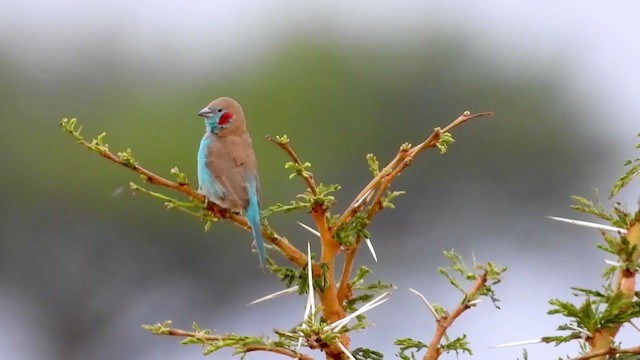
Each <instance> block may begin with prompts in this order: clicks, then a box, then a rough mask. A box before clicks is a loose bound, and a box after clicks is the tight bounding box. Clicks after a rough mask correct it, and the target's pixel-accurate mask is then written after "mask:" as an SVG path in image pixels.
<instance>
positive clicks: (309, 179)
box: [267, 135, 318, 196]
mask: <svg viewBox="0 0 640 360" xmlns="http://www.w3.org/2000/svg"><path fill="white" fill-rule="evenodd" d="M267 140H269V141H271V142H272V143H274V144H276V145H278V146H279V147H280V148H281V149H282V150H284V151H285V152H286V153H287V154H288V155H289V157H291V160H293V162H294V163H296V164H297V165H298V166H303V163H302V161H300V158H299V157H298V155H296V153H295V152H294V151H293V148H291V145H289V141H288V140H286V141H283V140H279V139H274V138H273V137H271V136H268V135H267ZM302 177H303V178H304V181H305V182H306V183H307V186H308V187H309V190H310V191H311V193H312V194H313V195H314V196H318V189H317V187H316V182H315V180H314V179H313V174H312V173H310V172H307V173H305V174H304V175H303V176H302Z"/></svg>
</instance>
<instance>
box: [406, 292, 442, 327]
mask: <svg viewBox="0 0 640 360" xmlns="http://www.w3.org/2000/svg"><path fill="white" fill-rule="evenodd" d="M409 291H411V292H412V293H414V294H416V295H418V296H419V297H420V299H422V302H424V303H425V305H427V308H428V309H429V312H431V315H433V317H434V318H435V319H436V321H438V320H439V319H440V316H439V315H438V313H437V312H436V309H434V308H433V306H432V305H431V303H430V302H429V300H427V298H426V297H424V295H422V294H421V293H420V292H419V291H418V290H414V289H412V288H409Z"/></svg>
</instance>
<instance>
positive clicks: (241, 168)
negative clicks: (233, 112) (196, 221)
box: [207, 133, 261, 210]
mask: <svg viewBox="0 0 640 360" xmlns="http://www.w3.org/2000/svg"><path fill="white" fill-rule="evenodd" d="M207 168H209V170H210V171H211V172H212V173H213V176H214V177H215V179H216V180H217V181H218V182H219V183H220V185H221V187H222V189H223V190H224V194H223V196H222V198H220V199H217V200H218V201H217V202H219V205H221V206H224V207H226V208H228V209H231V210H244V209H246V208H247V207H248V206H249V191H248V187H247V182H248V181H251V180H252V179H255V182H256V187H257V188H256V192H257V194H258V199H260V196H261V190H260V180H259V179H258V169H257V163H256V155H255V153H254V152H253V147H252V145H251V138H249V134H247V133H244V134H242V135H239V136H224V137H219V136H215V137H214V139H212V141H211V142H210V143H209V148H208V154H207Z"/></svg>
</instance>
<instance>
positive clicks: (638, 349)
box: [569, 346, 640, 360]
mask: <svg viewBox="0 0 640 360" xmlns="http://www.w3.org/2000/svg"><path fill="white" fill-rule="evenodd" d="M617 354H640V346H634V347H630V348H626V349H616V348H612V347H610V348H608V349H604V350H599V351H595V352H592V353H590V354H584V355H580V356H576V357H572V358H571V359H569V360H588V359H593V358H596V357H599V356H607V355H617Z"/></svg>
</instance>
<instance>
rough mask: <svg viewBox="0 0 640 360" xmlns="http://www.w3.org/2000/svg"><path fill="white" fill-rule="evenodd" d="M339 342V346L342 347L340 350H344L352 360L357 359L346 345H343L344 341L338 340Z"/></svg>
mask: <svg viewBox="0 0 640 360" xmlns="http://www.w3.org/2000/svg"><path fill="white" fill-rule="evenodd" d="M337 344H338V347H339V348H340V350H342V352H343V353H344V354H345V355H347V357H348V358H349V359H350V360H356V358H354V357H353V355H351V353H350V352H349V350H347V348H346V347H344V345H342V343H341V342H340V340H338V342H337Z"/></svg>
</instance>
